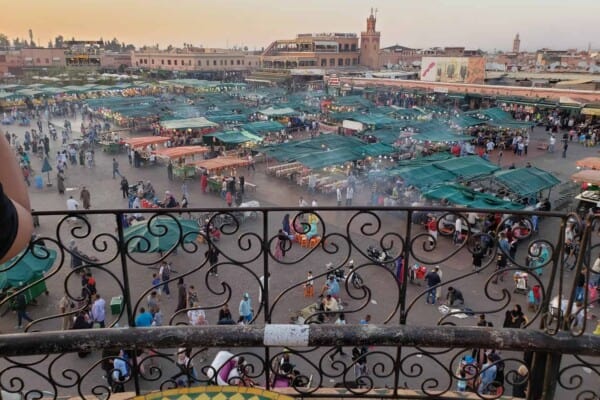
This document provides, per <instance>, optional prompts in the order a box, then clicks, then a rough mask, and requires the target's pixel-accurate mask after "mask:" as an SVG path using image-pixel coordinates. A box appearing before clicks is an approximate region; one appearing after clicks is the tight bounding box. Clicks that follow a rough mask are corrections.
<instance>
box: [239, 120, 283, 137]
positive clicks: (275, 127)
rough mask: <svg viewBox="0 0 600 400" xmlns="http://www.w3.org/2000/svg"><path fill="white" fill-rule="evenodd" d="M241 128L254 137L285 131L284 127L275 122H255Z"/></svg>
mask: <svg viewBox="0 0 600 400" xmlns="http://www.w3.org/2000/svg"><path fill="white" fill-rule="evenodd" d="M242 128H244V130H246V131H248V132H251V133H254V134H256V135H263V134H265V133H269V132H279V131H281V130H282V129H285V126H284V125H283V124H281V123H279V122H277V121H255V122H250V123H247V124H244V125H242Z"/></svg>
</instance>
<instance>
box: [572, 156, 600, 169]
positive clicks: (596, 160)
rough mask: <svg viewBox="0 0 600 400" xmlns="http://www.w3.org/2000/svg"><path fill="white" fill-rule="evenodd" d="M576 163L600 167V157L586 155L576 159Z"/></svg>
mask: <svg viewBox="0 0 600 400" xmlns="http://www.w3.org/2000/svg"><path fill="white" fill-rule="evenodd" d="M575 165H577V166H578V167H581V168H589V169H600V157H586V158H582V159H581V160H577V161H575Z"/></svg>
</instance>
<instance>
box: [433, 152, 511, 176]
mask: <svg viewBox="0 0 600 400" xmlns="http://www.w3.org/2000/svg"><path fill="white" fill-rule="evenodd" d="M435 166H436V167H437V168H441V169H444V170H446V171H448V172H452V173H453V174H454V175H456V177H457V178H458V179H472V178H475V177H478V176H482V175H489V174H492V173H494V172H495V171H498V170H499V169H500V167H499V166H497V165H496V164H492V163H491V162H489V161H486V160H484V159H483V158H481V157H479V156H465V157H454V158H450V159H448V160H444V161H438V162H436V163H435Z"/></svg>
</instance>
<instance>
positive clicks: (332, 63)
mask: <svg viewBox="0 0 600 400" xmlns="http://www.w3.org/2000/svg"><path fill="white" fill-rule="evenodd" d="M329 66H330V67H335V58H330V59H329Z"/></svg>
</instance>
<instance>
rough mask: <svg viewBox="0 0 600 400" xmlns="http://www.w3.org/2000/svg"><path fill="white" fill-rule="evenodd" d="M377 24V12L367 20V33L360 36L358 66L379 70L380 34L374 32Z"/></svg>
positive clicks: (372, 13)
mask: <svg viewBox="0 0 600 400" xmlns="http://www.w3.org/2000/svg"><path fill="white" fill-rule="evenodd" d="M376 23H377V10H375V12H373V9H372V8H371V15H369V18H367V31H366V32H361V34H360V65H364V66H366V67H369V68H371V69H378V68H379V43H380V40H381V33H380V32H377V31H376V30H375V24H376Z"/></svg>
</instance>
